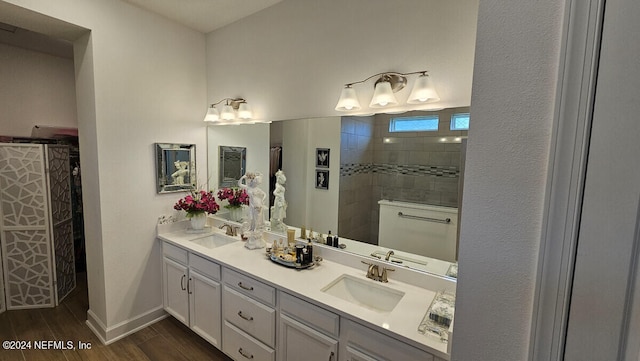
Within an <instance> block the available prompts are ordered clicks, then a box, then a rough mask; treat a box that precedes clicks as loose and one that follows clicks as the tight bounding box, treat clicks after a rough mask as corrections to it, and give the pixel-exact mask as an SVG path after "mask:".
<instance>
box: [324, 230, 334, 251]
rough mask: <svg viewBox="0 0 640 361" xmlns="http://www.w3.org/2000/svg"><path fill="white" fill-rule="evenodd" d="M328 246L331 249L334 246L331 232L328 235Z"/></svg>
mask: <svg viewBox="0 0 640 361" xmlns="http://www.w3.org/2000/svg"><path fill="white" fill-rule="evenodd" d="M326 244H327V246H329V247H331V246H333V236H332V235H331V231H329V234H327V243H326Z"/></svg>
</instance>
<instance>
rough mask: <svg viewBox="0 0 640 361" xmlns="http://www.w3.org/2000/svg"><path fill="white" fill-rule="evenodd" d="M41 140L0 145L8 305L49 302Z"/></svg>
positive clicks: (1, 239) (31, 305)
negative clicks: (38, 141)
mask: <svg viewBox="0 0 640 361" xmlns="http://www.w3.org/2000/svg"><path fill="white" fill-rule="evenodd" d="M46 187H47V184H46V178H45V174H44V152H43V147H42V145H25V144H2V145H0V212H1V216H2V217H1V218H0V230H1V231H2V233H1V235H0V243H1V244H2V253H3V263H4V271H5V272H4V285H5V289H4V293H5V302H6V303H5V306H6V308H7V309H9V310H10V309H18V308H35V307H46V306H53V305H54V303H55V294H54V290H53V275H52V256H51V243H50V242H51V241H50V238H49V237H50V235H49V228H48V225H49V223H48V222H49V221H48V217H49V216H48V211H47V207H48V204H47V203H48V202H47V189H46Z"/></svg>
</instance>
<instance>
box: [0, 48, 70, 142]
mask: <svg viewBox="0 0 640 361" xmlns="http://www.w3.org/2000/svg"><path fill="white" fill-rule="evenodd" d="M0 79H2V81H0V109H2V111H1V112H0V135H11V136H18V137H29V136H31V129H32V128H33V126H34V125H50V126H60V127H70V128H76V127H77V126H78V121H77V117H76V86H75V73H74V67H73V59H69V58H63V57H59V56H54V55H49V54H45V53H42V52H38V51H33V50H28V49H23V48H20V47H16V46H11V45H6V44H0Z"/></svg>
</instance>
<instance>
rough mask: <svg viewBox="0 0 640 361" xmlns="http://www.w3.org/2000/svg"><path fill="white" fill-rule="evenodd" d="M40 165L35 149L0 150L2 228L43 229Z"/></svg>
mask: <svg viewBox="0 0 640 361" xmlns="http://www.w3.org/2000/svg"><path fill="white" fill-rule="evenodd" d="M43 161H44V160H43V156H42V150H41V148H40V147H39V146H34V147H26V146H25V147H6V146H4V147H0V192H1V193H2V194H0V200H1V202H2V205H1V206H2V215H3V223H4V226H42V227H44V226H46V208H45V206H46V196H45V195H46V193H45V179H44V177H43V169H44V168H43Z"/></svg>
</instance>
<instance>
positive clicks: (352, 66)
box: [203, 0, 478, 120]
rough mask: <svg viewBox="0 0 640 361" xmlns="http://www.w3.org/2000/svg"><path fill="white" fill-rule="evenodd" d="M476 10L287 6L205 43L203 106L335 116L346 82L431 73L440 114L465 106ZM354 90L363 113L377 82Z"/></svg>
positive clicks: (274, 115) (354, 1)
mask: <svg viewBox="0 0 640 361" xmlns="http://www.w3.org/2000/svg"><path fill="white" fill-rule="evenodd" d="M477 7H478V1H477V0H455V1H433V0H400V1H398V0H396V1H388V0H349V1H340V0H323V1H315V0H286V1H283V2H281V3H278V4H276V5H275V6H272V7H270V8H267V9H265V10H263V11H261V12H258V13H256V14H253V15H252V16H249V17H247V18H244V19H242V20H240V21H238V22H236V23H233V24H230V25H228V26H226V27H223V28H221V29H218V30H216V31H213V32H211V33H209V34H207V81H208V100H209V102H210V103H213V102H216V101H218V100H220V99H222V98H225V97H232V96H243V97H245V98H246V99H247V101H248V102H249V103H251V105H252V106H253V110H254V113H255V115H256V117H258V118H260V119H266V120H280V119H296V118H311V117H323V116H329V115H338V114H339V113H338V112H336V111H335V110H334V107H335V105H336V103H337V101H338V97H339V95H340V91H341V89H342V87H343V85H344V84H345V83H349V82H355V81H359V80H363V79H365V78H366V77H369V76H371V75H374V74H377V73H380V72H385V71H398V72H411V71H418V70H424V69H427V70H429V71H430V74H431V77H432V79H433V81H434V83H435V84H436V87H437V90H438V92H439V94H440V97H441V98H442V101H441V102H440V103H438V104H437V106H438V107H457V106H468V105H469V103H470V97H471V76H472V70H473V54H474V41H475V29H476V19H477ZM411 81H413V78H412V79H411ZM357 91H358V94H359V96H360V98H361V104H363V105H368V101H366V100H365V98H366V95H367V93H368V94H371V93H372V91H373V83H372V82H368V83H367V84H363V85H362V86H358V88H357ZM409 92H410V89H409V88H407V89H405V90H403V91H402V92H401V93H398V98H400V99H406V97H408V95H409ZM369 99H370V97H369ZM203 112H204V109H203Z"/></svg>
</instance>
